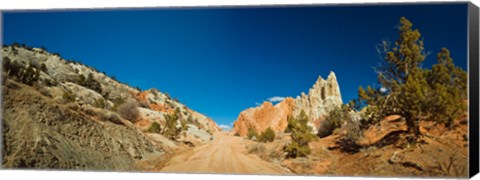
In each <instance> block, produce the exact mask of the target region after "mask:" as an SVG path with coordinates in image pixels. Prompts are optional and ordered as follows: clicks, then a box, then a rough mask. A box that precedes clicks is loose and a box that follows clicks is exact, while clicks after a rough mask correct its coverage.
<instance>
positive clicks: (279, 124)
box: [233, 98, 295, 136]
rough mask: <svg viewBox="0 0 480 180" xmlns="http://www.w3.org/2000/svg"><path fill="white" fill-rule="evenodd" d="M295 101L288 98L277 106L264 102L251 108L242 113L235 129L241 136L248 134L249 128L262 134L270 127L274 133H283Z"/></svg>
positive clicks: (234, 126)
mask: <svg viewBox="0 0 480 180" xmlns="http://www.w3.org/2000/svg"><path fill="white" fill-rule="evenodd" d="M294 107H295V100H294V99H292V98H286V99H285V100H283V101H282V102H280V103H278V104H276V105H275V106H274V105H273V104H272V103H270V102H264V103H263V104H262V105H261V106H259V107H256V108H250V109H247V110H245V111H243V112H241V113H240V115H239V116H238V119H237V121H235V123H234V124H233V129H234V131H235V132H236V133H238V134H239V135H241V136H245V135H246V134H247V131H248V128H254V129H256V130H257V131H258V132H262V131H264V130H265V129H267V128H268V127H271V128H272V129H273V130H274V131H277V132H279V131H283V130H285V127H287V124H288V122H287V118H288V116H289V115H291V114H292V112H293V110H294Z"/></svg>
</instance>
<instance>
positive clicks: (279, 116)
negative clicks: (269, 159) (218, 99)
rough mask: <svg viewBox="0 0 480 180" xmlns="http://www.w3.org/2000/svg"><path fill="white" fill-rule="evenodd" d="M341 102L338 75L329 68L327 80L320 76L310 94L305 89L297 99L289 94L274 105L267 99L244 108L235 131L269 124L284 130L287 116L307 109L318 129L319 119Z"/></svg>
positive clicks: (241, 132) (243, 132) (239, 132)
mask: <svg viewBox="0 0 480 180" xmlns="http://www.w3.org/2000/svg"><path fill="white" fill-rule="evenodd" d="M341 104H342V97H341V95H340V87H339V85H338V82H337V78H336V76H335V73H334V72H330V74H329V75H328V78H327V79H326V80H325V79H323V78H322V77H319V78H318V79H317V81H316V82H315V84H314V85H313V87H312V88H310V90H309V92H308V94H305V93H303V92H302V93H301V95H300V96H298V97H296V98H295V99H293V98H291V97H289V98H286V99H285V100H283V101H282V102H280V103H278V104H276V105H275V106H273V105H272V104H271V103H270V102H264V103H263V104H262V105H261V106H258V107H254V108H249V109H247V110H244V111H242V112H241V113H240V115H239V116H238V118H237V120H236V121H235V123H234V126H233V131H234V132H235V133H237V134H239V135H242V136H244V135H246V133H247V130H248V128H253V129H256V130H257V131H259V132H261V131H263V130H265V129H266V128H268V127H271V128H272V129H273V130H275V131H283V130H284V129H285V127H286V126H287V124H288V123H287V118H288V116H296V115H298V114H300V112H301V111H305V113H306V114H307V115H308V117H309V118H310V122H309V125H310V126H312V127H313V131H315V132H316V131H317V128H318V126H319V121H320V120H321V119H323V117H324V116H325V115H327V114H328V112H329V111H330V110H332V109H333V108H334V107H336V106H339V105H341Z"/></svg>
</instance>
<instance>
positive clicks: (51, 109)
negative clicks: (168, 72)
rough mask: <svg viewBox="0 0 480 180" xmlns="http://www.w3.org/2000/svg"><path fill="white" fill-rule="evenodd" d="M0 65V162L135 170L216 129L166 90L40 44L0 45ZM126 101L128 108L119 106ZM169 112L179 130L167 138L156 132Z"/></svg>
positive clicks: (202, 140)
mask: <svg viewBox="0 0 480 180" xmlns="http://www.w3.org/2000/svg"><path fill="white" fill-rule="evenodd" d="M2 65H3V66H2V111H3V113H2V122H3V128H2V130H3V131H2V133H3V134H2V135H3V139H4V141H3V145H2V146H3V151H2V152H4V153H3V154H2V159H3V161H2V166H3V167H7V168H18V167H21V168H61V169H92V170H135V166H134V164H135V163H137V162H139V161H142V160H144V159H145V158H149V157H151V156H159V155H161V154H163V153H164V152H165V150H166V149H172V148H175V147H176V146H182V144H189V145H198V144H202V143H206V142H209V141H210V140H211V139H212V137H213V136H212V133H213V132H217V131H220V128H219V127H218V126H217V125H216V123H215V122H214V121H212V120H211V119H209V118H208V117H206V116H205V115H203V114H201V113H199V112H196V111H194V110H191V109H189V108H188V107H186V106H185V105H183V104H182V103H180V102H178V100H176V99H172V98H170V97H169V96H168V94H164V93H162V92H160V91H158V90H156V89H150V90H146V91H143V92H141V91H139V89H135V88H132V87H130V86H128V85H127V84H124V83H120V82H118V81H117V80H115V79H114V78H111V77H109V76H107V75H106V74H105V73H102V72H99V71H98V70H96V69H94V68H91V67H88V66H86V65H83V64H81V63H77V62H73V61H68V60H65V59H62V58H61V57H60V56H59V55H58V54H52V53H49V52H47V51H45V50H43V49H39V48H30V47H26V46H20V45H11V46H5V47H3V48H2ZM128 103H131V104H134V105H135V106H133V107H132V108H130V109H131V110H133V111H130V110H129V109H126V110H125V108H124V109H121V107H122V106H124V105H125V104H128ZM135 110H138V111H135ZM123 111H127V112H129V113H131V114H130V115H128V116H126V115H124V114H125V112H123ZM172 114H175V115H176V117H178V118H177V119H176V120H175V121H176V123H175V124H176V126H175V127H176V128H177V129H178V131H180V132H179V133H178V135H176V136H174V137H168V138H167V137H164V135H163V134H162V133H161V132H163V131H162V130H164V128H165V127H166V120H165V115H172ZM127 117H134V118H127ZM154 124H158V125H159V127H157V128H155V127H154Z"/></svg>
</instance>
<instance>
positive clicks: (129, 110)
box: [117, 101, 140, 122]
mask: <svg viewBox="0 0 480 180" xmlns="http://www.w3.org/2000/svg"><path fill="white" fill-rule="evenodd" d="M137 107H138V103H137V102H135V101H127V102H125V103H123V104H122V105H120V106H118V109H117V110H118V114H120V116H122V117H123V118H125V119H127V120H129V121H130V122H136V121H137V119H138V118H139V117H140V111H138V109H137Z"/></svg>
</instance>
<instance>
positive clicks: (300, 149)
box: [284, 110, 316, 158]
mask: <svg viewBox="0 0 480 180" xmlns="http://www.w3.org/2000/svg"><path fill="white" fill-rule="evenodd" d="M285 132H289V133H290V134H291V137H292V142H291V143H290V144H288V145H287V146H285V148H284V151H285V152H287V157H288V158H296V157H305V156H307V155H308V154H310V147H309V146H308V143H309V142H310V141H312V140H314V139H315V137H316V136H315V135H314V134H312V127H310V126H308V116H307V115H306V113H305V111H303V110H302V111H301V112H300V114H299V115H298V116H297V117H294V118H292V117H289V118H288V125H287V128H286V129H285Z"/></svg>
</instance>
